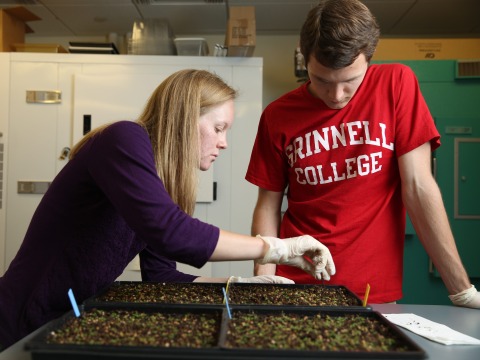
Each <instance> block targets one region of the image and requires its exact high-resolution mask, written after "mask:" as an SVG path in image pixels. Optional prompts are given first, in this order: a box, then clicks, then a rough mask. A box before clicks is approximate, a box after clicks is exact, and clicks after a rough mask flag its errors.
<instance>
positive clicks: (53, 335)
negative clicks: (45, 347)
mask: <svg viewBox="0 0 480 360" xmlns="http://www.w3.org/2000/svg"><path fill="white" fill-rule="evenodd" d="M221 318H222V315H221V311H218V312H204V313H197V312H144V311H136V310H100V309H91V310H88V311H85V312H83V313H82V315H81V316H80V317H73V318H69V319H68V320H67V321H65V323H64V324H63V325H62V326H59V327H58V328H57V329H54V330H53V331H51V332H50V333H49V334H48V336H47V339H46V342H47V343H49V344H82V345H113V346H155V347H187V348H211V347H215V346H217V343H218V337H219V331H220V326H221Z"/></svg>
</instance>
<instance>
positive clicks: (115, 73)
mask: <svg viewBox="0 0 480 360" xmlns="http://www.w3.org/2000/svg"><path fill="white" fill-rule="evenodd" d="M0 65H1V66H0V79H1V81H0V95H1V96H0V159H2V160H3V161H1V162H0V170H3V171H1V172H0V174H1V180H2V181H1V182H0V189H1V193H0V225H1V227H0V229H1V230H0V275H1V274H2V273H3V270H4V269H6V268H7V267H8V265H9V263H10V262H11V260H12V259H13V257H14V256H15V254H16V252H17V251H18V248H19V246H20V244H21V242H22V240H23V237H24V234H25V232H26V229H27V226H28V224H29V222H30V219H31V216H32V215H33V212H34V210H35V208H36V207H37V205H38V203H39V201H40V199H41V197H42V193H41V192H42V191H41V190H42V189H44V188H45V187H46V186H48V183H49V182H50V181H51V180H52V179H53V178H54V177H55V175H56V174H57V173H58V172H59V171H60V169H61V168H62V167H63V166H64V165H65V163H66V161H67V160H65V159H61V156H60V155H61V153H62V151H63V149H65V148H70V147H71V146H72V145H73V144H74V143H75V142H76V141H78V140H79V139H80V138H81V136H82V135H83V130H84V128H83V127H84V118H85V115H88V116H90V118H91V127H92V128H94V127H96V126H98V125H100V124H102V123H105V122H110V121H117V120H134V119H135V118H136V117H137V116H138V114H139V113H140V112H141V111H142V110H143V106H144V104H145V103H146V101H147V99H148V96H149V95H150V94H151V92H152V91H153V90H154V88H155V87H156V86H157V85H158V84H159V83H160V82H161V81H162V80H163V79H164V78H165V77H167V76H168V75H170V74H171V73H173V72H175V71H177V70H180V69H184V68H198V69H206V70H209V71H212V72H215V73H217V74H218V75H220V76H221V77H222V78H223V79H224V80H225V81H226V82H227V83H229V84H230V85H232V86H233V87H234V88H236V89H237V90H239V93H240V96H239V98H238V99H237V101H236V105H235V106H236V115H235V122H234V125H233V129H232V131H230V133H229V138H228V142H229V147H228V149H227V150H224V151H222V152H221V156H220V157H219V159H218V160H217V161H216V162H215V166H214V168H213V169H211V170H210V171H208V172H201V179H202V181H201V188H200V190H199V199H197V201H198V202H197V206H196V211H195V217H197V218H199V219H201V220H203V221H206V222H209V223H212V224H214V225H217V226H219V227H221V228H222V229H225V230H230V231H235V232H240V233H244V234H249V233H250V224H251V216H252V211H253V207H254V204H255V200H256V188H255V187H253V186H252V185H250V184H249V183H248V182H246V181H245V179H244V176H245V172H246V169H247V165H248V161H249V157H250V151H251V148H252V145H253V141H254V138H255V134H256V130H257V125H258V120H259V118H260V113H261V111H262V104H261V101H262V100H261V99H262V59H260V58H216V57H181V56H132V55H80V54H78V55H77V54H75V55H73V54H38V53H31V54H28V53H0ZM29 91H30V92H31V91H36V92H38V93H37V94H38V98H42V96H46V98H47V99H51V97H50V96H49V94H50V92H56V91H58V92H60V94H61V95H60V96H61V98H60V99H58V101H57V102H55V101H51V102H47V103H36V102H29V101H27V92H29ZM45 93H46V94H47V95H45ZM213 182H215V183H216V185H217V193H216V200H213ZM32 184H35V185H36V188H35V189H34V190H32V189H33V187H32ZM39 189H40V191H39ZM37 192H38V193H37ZM137 265H138V264H136V262H133V263H132V264H131V266H129V268H127V271H126V272H125V273H124V275H122V279H124V280H126V279H134V280H137V279H139V274H138V271H136V268H137ZM180 268H181V269H182V270H184V271H186V272H189V273H195V274H200V275H205V276H228V275H241V276H250V275H251V274H252V268H253V265H252V264H251V262H239V263H236V262H225V263H208V264H207V265H206V266H204V267H203V268H202V269H200V270H198V269H193V268H191V267H189V266H186V265H180Z"/></svg>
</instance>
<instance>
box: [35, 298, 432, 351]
mask: <svg viewBox="0 0 480 360" xmlns="http://www.w3.org/2000/svg"><path fill="white" fill-rule="evenodd" d="M81 309H82V315H81V316H85V312H86V311H91V309H89V310H86V309H84V308H83V307H81ZM103 310H106V311H107V312H108V311H116V310H131V311H133V310H138V311H141V312H146V313H155V312H168V313H172V312H174V313H180V314H186V313H193V314H200V313H202V314H203V313H212V314H214V316H218V317H219V325H220V328H219V331H218V333H217V336H218V339H217V340H215V339H214V340H213V342H212V344H213V343H215V344H216V345H212V346H211V347H210V346H209V347H204V348H192V347H176V348H172V347H163V346H125V345H119V346H113V345H79V344H78V345H74V344H49V343H47V342H46V337H47V336H48V334H50V333H51V332H52V331H58V330H59V329H60V328H61V327H62V326H63V325H64V324H65V323H66V322H67V321H69V320H71V319H72V318H74V317H75V316H74V314H73V312H69V313H67V314H65V315H64V316H63V317H61V318H59V319H57V320H55V321H53V322H51V323H50V324H49V325H48V326H47V327H46V328H45V329H44V330H43V331H42V332H40V333H39V334H38V335H37V336H35V337H34V338H33V339H32V340H30V341H29V342H28V343H27V344H26V348H27V350H29V351H31V354H32V359H33V360H47V359H54V360H57V359H66V358H68V359H78V360H87V359H88V360H91V359H92V360H96V359H98V360H101V359H103V360H104V359H119V358H121V359H125V360H126V359H128V360H133V359H142V360H143V359H205V360H206V359H238V360H240V359H244V360H246V359H249V360H254V359H258V360H262V359H272V358H282V359H303V358H322V359H325V358H334V359H339V358H345V359H364V358H375V359H422V358H425V352H424V351H423V350H422V349H421V348H419V347H418V346H417V345H416V344H415V343H414V342H413V341H412V340H410V339H409V338H408V337H407V336H405V335H404V334H403V333H402V332H401V331H399V330H398V329H397V328H396V327H395V326H394V325H393V324H392V323H390V322H389V321H388V320H386V319H385V318H384V317H383V316H381V315H380V314H379V313H377V312H374V311H358V310H354V309H350V310H338V311H334V310H324V309H320V308H313V307H304V308H302V307H295V308H293V307H285V308H282V307H279V306H275V307H267V306H256V307H250V308H248V307H245V306H233V307H230V314H232V315H233V316H232V319H233V320H231V319H230V318H229V315H228V314H229V312H228V311H227V310H226V308H224V307H222V306H211V307H210V308H209V309H205V308H192V309H186V308H184V307H182V308H178V307H177V308H175V307H172V306H158V307H156V308H154V307H151V308H149V309H144V308H143V309H139V308H138V307H132V308H131V309H126V308H125V307H122V308H118V309H115V308H113V307H110V306H109V307H105V308H103ZM245 312H254V313H256V314H260V315H265V314H269V315H274V317H278V316H283V315H284V314H294V315H297V316H298V315H300V316H301V320H299V324H300V328H303V327H307V326H308V319H310V318H312V317H314V316H315V315H319V314H320V315H329V316H350V315H357V316H362V317H368V318H371V319H375V320H376V321H378V322H379V323H381V324H383V325H384V327H385V332H384V333H383V334H382V335H383V336H391V337H393V338H395V339H396V341H397V342H398V343H399V344H401V345H402V346H405V347H406V351H401V352H400V351H343V350H338V351H331V350H320V349H318V350H317V349H313V350H297V349H265V348H260V349H258V348H240V347H231V346H229V342H228V341H229V336H230V335H229V334H228V329H229V328H230V324H231V322H233V321H235V319H236V318H238V317H240V315H241V314H242V313H245ZM264 330H265V331H268V330H267V329H266V328H264ZM284 331H285V332H287V330H286V329H284ZM337 331H339V329H338V328H336V329H332V332H334V333H335V332H337ZM296 335H298V336H302V335H301V334H300V332H296ZM271 337H272V334H269V333H266V334H265V338H269V339H270V338H271ZM253 340H254V339H252V343H253Z"/></svg>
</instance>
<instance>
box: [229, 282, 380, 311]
mask: <svg viewBox="0 0 480 360" xmlns="http://www.w3.org/2000/svg"><path fill="white" fill-rule="evenodd" d="M322 295H331V296H332V299H328V298H326V297H325V296H323V297H322ZM228 299H229V303H230V305H232V306H233V305H249V306H257V305H264V306H301V307H307V306H314V307H322V308H324V309H330V308H331V309H332V310H333V309H350V308H356V309H358V310H360V309H361V310H371V307H369V306H367V307H363V306H362V305H363V302H362V300H360V298H359V297H358V296H356V295H355V294H354V293H353V292H351V291H350V290H349V289H348V288H346V287H345V286H336V285H323V284H308V285H307V284H247V283H233V284H230V285H229V287H228ZM312 299H313V300H312Z"/></svg>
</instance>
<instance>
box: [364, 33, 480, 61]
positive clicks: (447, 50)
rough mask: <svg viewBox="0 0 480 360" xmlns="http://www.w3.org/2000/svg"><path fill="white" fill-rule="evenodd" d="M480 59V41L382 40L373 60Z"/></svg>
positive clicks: (477, 39)
mask: <svg viewBox="0 0 480 360" xmlns="http://www.w3.org/2000/svg"><path fill="white" fill-rule="evenodd" d="M456 59H480V39H479V38H472V39H441V38H439V39H380V41H379V42H378V46H377V49H376V51H375V53H374V54H373V58H372V60H456Z"/></svg>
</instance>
